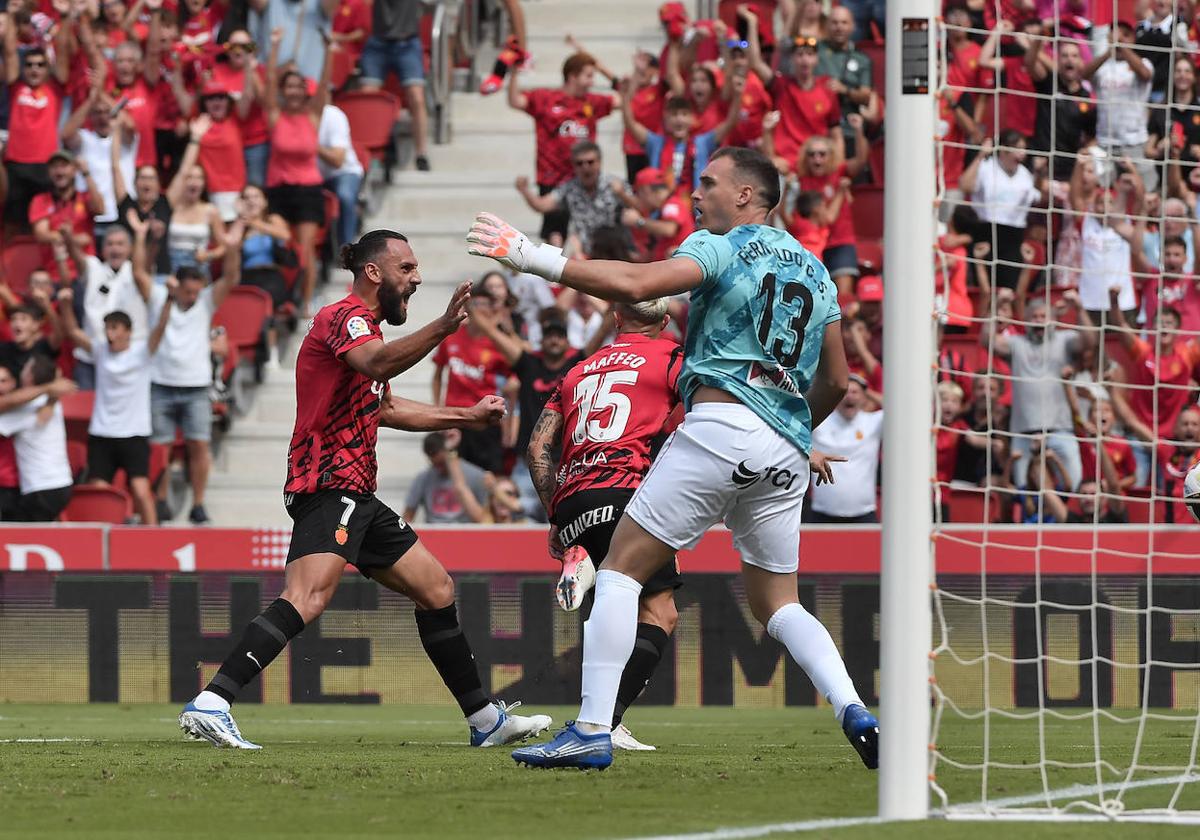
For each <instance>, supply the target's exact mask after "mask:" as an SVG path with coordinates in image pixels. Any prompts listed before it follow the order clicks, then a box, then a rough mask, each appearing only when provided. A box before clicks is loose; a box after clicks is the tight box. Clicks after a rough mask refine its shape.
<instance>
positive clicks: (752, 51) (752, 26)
mask: <svg viewBox="0 0 1200 840" xmlns="http://www.w3.org/2000/svg"><path fill="white" fill-rule="evenodd" d="M737 11H738V15H739V16H740V17H741V18H742V19H743V20H745V21H746V43H747V44H749V47H748V49H747V54H748V57H749V59H750V69H751V70H752V71H754V73H755V74H756V75H757V76H758V78H760V79H762V83H763V84H764V85H767V86H768V87H769V86H770V84H771V82H772V81H774V78H775V72H774V71H773V70H772V69H771V65H770V64H767V62H766V61H764V60H763V54H762V44H761V43H760V42H759V38H758V15H756V14H755V13H754V11H753V10H752V9H751V8H750V6H749V5H748V4H747V5H742V6H738V10H737Z"/></svg>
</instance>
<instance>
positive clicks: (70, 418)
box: [61, 391, 96, 446]
mask: <svg viewBox="0 0 1200 840" xmlns="http://www.w3.org/2000/svg"><path fill="white" fill-rule="evenodd" d="M61 402H62V408H63V420H64V421H65V423H66V427H67V438H68V439H69V440H77V441H81V442H82V443H83V444H84V446H86V445H87V430H88V424H89V423H90V422H91V420H92V409H94V408H95V407H96V392H95V391H76V392H75V393H73V394H67V395H66V396H64V397H63V398H62V400H61Z"/></svg>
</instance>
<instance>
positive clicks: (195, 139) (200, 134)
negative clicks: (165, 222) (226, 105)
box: [167, 114, 212, 209]
mask: <svg viewBox="0 0 1200 840" xmlns="http://www.w3.org/2000/svg"><path fill="white" fill-rule="evenodd" d="M210 128H212V117H210V116H209V115H208V114H201V115H200V116H198V117H196V119H194V120H192V122H191V124H190V125H189V126H188V132H189V137H188V143H187V148H186V149H185V150H184V152H183V158H182V159H181V160H180V161H179V170H178V171H177V172H176V173H175V177H174V178H172V179H171V184H170V186H168V187H167V204H170V205H171V207H172V209H174V207H175V205H177V204H178V203H179V199H180V198H182V197H183V190H184V185H185V183H186V182H187V175H188V172H190V171H191V168H192V167H193V166H195V165H196V161H198V160H199V159H200V141H201V140H202V139H203V138H204V135H205V134H206V133H208V130H209V129H210Z"/></svg>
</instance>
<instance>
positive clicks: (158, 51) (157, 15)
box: [144, 0, 163, 87]
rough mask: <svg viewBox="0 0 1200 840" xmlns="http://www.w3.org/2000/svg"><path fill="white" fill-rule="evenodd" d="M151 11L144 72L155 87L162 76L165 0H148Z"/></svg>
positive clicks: (151, 85)
mask: <svg viewBox="0 0 1200 840" xmlns="http://www.w3.org/2000/svg"><path fill="white" fill-rule="evenodd" d="M146 9H147V10H148V11H149V12H150V32H149V33H148V34H147V35H146V58H145V62H144V65H145V67H144V72H145V76H146V84H148V85H150V87H154V86H155V85H157V84H158V80H159V78H160V77H161V76H162V13H163V0H146Z"/></svg>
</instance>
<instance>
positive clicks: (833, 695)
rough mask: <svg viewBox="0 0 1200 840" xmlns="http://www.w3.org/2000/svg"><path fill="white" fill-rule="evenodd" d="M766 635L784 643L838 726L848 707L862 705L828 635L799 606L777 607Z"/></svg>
mask: <svg viewBox="0 0 1200 840" xmlns="http://www.w3.org/2000/svg"><path fill="white" fill-rule="evenodd" d="M767 633H768V634H770V636H771V638H772V639H775V640H777V641H779V642H781V643H783V646H784V647H786V648H787V649H788V653H790V654H791V655H792V659H794V660H796V663H797V664H798V665H799V666H800V667H801V668H803V669H804V673H806V674H808V678H809V679H810V680H812V684H813V685H814V686H816V688H817V691H819V692H821V696H823V697H824V698H825V699H826V700H828V701H829V703H830V705H832V706H833V713H834V714H835V715H837V719H838V723H841V722H842V713H843V712H845V711H846V707H847V706H851V705H853V704H855V703H857V704H858V705H860V706H862V705H865V704H864V703H863V701H862V700H860V699H859V697H858V692H857V691H855V690H854V683H853V682H851V681H850V675H849V674H848V673H846V663H844V662H843V661H842V655H841V654H840V653H838V649H837V647H836V646H835V645H834V644H833V639H832V638H830V636H829V631H828V630H826V629H825V625H823V624H822V623H821V622H819V621H817V619H816V617H815V616H813V615H812V614H811V613H810V612H809V611H808V610H806V609H804V607H802V606H800V604H788V605H787V606H784V607H780V608H779V610H778V611H777V612H776V613H775V615H773V616H771V620H770V621H768V622H767Z"/></svg>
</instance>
